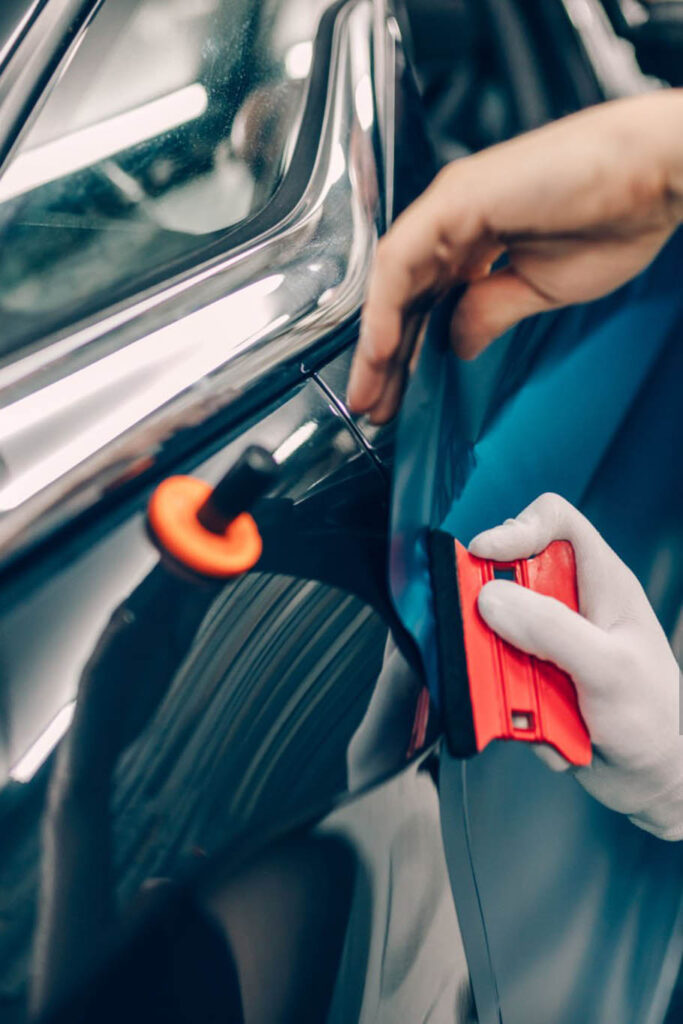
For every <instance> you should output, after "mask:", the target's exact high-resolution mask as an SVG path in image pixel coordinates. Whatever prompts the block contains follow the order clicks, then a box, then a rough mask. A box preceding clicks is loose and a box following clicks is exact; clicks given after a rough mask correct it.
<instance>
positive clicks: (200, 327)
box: [0, 0, 382, 561]
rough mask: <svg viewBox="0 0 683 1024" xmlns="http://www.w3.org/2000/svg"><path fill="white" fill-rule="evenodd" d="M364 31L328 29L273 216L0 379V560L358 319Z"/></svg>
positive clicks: (369, 142)
mask: <svg viewBox="0 0 683 1024" xmlns="http://www.w3.org/2000/svg"><path fill="white" fill-rule="evenodd" d="M372 21H373V11H372V3H371V2H370V0H356V2H353V3H350V4H347V5H346V6H344V7H343V8H342V9H341V11H340V13H339V15H338V17H337V20H336V24H335V29H334V37H333V43H332V55H331V62H330V71H329V79H328V93H327V99H326V107H325V114H324V120H323V126H322V131H321V137H320V143H319V147H318V152H317V157H316V161H315V166H314V169H313V172H312V174H311V176H310V178H309V181H308V184H307V187H306V190H305V193H304V194H303V196H302V198H301V199H300V201H299V202H298V203H297V204H296V206H295V208H294V209H293V210H292V211H291V213H290V214H289V215H288V216H287V217H285V218H284V219H283V220H282V221H281V222H280V223H279V224H277V225H276V226H275V227H274V228H272V229H270V230H268V231H266V232H264V234H263V235H261V236H260V237H258V238H256V239H254V240H253V241H252V242H250V243H249V244H248V245H246V246H244V247H243V248H242V249H241V250H240V251H237V252H234V253H231V254H230V255H229V256H228V257H226V258H224V259H222V260H220V261H217V262H214V263H213V264H212V265H210V266H207V267H204V268H201V269H200V270H199V271H198V272H196V273H195V274H194V275H193V276H192V277H189V278H188V279H187V280H184V281H181V282H178V283H176V284H174V285H173V286H172V287H169V288H167V289H166V290H165V291H163V292H161V293H160V294H157V295H153V296H151V297H148V298H146V299H144V300H142V301H140V302H137V303H134V304H133V305H131V306H129V307H128V308H126V309H122V310H120V311H118V312H116V313H114V314H112V315H111V316H110V317H108V318H106V319H104V320H103V321H102V322H99V323H97V324H95V325H94V326H92V327H88V328H86V329H84V330H83V331H80V332H77V333H76V334H74V335H73V336H71V337H67V338H64V339H62V341H59V342H57V343H56V344H55V345H53V346H51V347H49V348H48V349H43V350H41V351H40V352H38V353H35V354H34V355H32V356H28V357H27V358H25V359H23V360H20V361H18V362H17V363H15V364H12V365H10V366H8V367H6V368H5V369H4V370H3V371H0V456H1V457H2V469H1V470H0V561H6V560H8V559H9V558H10V557H11V556H14V555H15V554H16V553H17V552H19V551H22V550H24V549H25V548H26V547H27V546H29V545H31V544H32V543H34V542H35V541H37V540H38V539H40V538H43V537H45V536H46V534H47V533H48V532H50V531H51V530H53V529H54V528H56V527H57V526H59V525H61V524H63V523H65V522H66V521H68V520H69V519H71V518H72V517H73V516H74V515H76V514H77V513H79V512H81V511H83V510H85V509H87V508H90V507H92V506H94V505H95V504H96V503H97V502H98V501H99V500H100V499H102V498H103V497H104V496H105V494H109V493H111V491H112V490H113V489H115V488H116V487H117V486H119V485H120V484H122V483H123V482H124V481H126V480H129V479H130V478H131V477H133V476H135V475H138V474H139V473H141V472H143V471H145V470H147V469H149V468H150V467H151V466H153V465H154V464H155V463H156V462H157V461H158V460H159V459H160V457H161V456H162V455H163V454H164V452H165V450H166V448H167V446H168V445H169V444H170V443H171V442H172V441H173V439H174V438H175V439H177V437H178V435H179V433H180V432H181V431H182V432H183V437H184V438H188V439H191V437H192V436H193V432H196V431H198V429H199V428H200V427H204V428H206V424H207V421H209V420H210V419H211V417H213V416H214V415H215V414H216V413H218V412H219V411H221V410H225V409H226V407H228V406H229V405H230V404H231V403H233V402H235V401H236V400H237V399H239V398H241V397H243V396H244V395H245V394H246V393H247V392H249V391H250V390H251V389H252V388H253V387H254V386H255V385H257V384H258V385H260V386H263V385H264V384H265V382H266V381H267V380H268V378H270V377H272V375H273V374H274V372H275V371H276V370H277V369H278V368H280V369H281V368H282V366H283V365H284V364H288V365H291V363H292V362H293V361H299V360H301V359H303V358H304V357H305V356H306V355H307V354H308V353H310V352H311V351H312V349H313V346H314V345H315V343H316V341H318V340H319V339H320V338H321V337H322V336H324V335H326V334H329V333H330V332H332V331H333V330H335V329H337V328H339V327H340V326H341V325H343V324H344V323H348V322H349V320H350V319H352V318H354V317H355V316H356V315H357V313H358V310H359V308H360V304H361V302H362V298H363V291H364V285H365V279H366V275H367V271H368V268H369V264H370V260H371V257H372V253H373V251H374V246H375V243H376V239H377V233H378V223H379V222H380V208H381V202H382V197H381V196H380V184H379V181H378V175H377V153H376V148H375V145H376V130H375V125H376V118H377V110H376V104H375V99H374V96H373V89H372ZM196 437H197V439H198V437H199V435H198V434H197V435H196Z"/></svg>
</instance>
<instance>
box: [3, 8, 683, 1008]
mask: <svg viewBox="0 0 683 1024" xmlns="http://www.w3.org/2000/svg"><path fill="white" fill-rule="evenodd" d="M633 6H634V5H633V4H630V5H626V4H624V5H623V8H622V6H621V5H619V4H614V5H606V6H605V8H603V7H602V6H601V5H600V4H597V3H585V2H584V3H583V4H581V5H580V4H577V3H573V2H569V0H566V2H559V0H558V2H555V0H553V2H549V0H543V2H534V3H527V4H522V3H521V0H509V2H508V3H496V2H493V0H487V2H486V3H482V4H481V5H475V4H471V3H469V2H468V3H464V2H463V3H460V4H453V5H449V4H442V3H439V2H437V0H430V2H429V3H420V2H418V0H411V2H410V3H408V4H406V5H399V6H398V7H396V8H393V7H391V6H388V5H387V4H385V3H384V2H383V0H375V2H374V3H372V2H370V0H341V2H336V3H327V2H325V0H268V2H255V0H192V2H189V0H118V2H117V3H114V0H100V2H97V0H45V2H38V0H12V2H11V3H8V4H6V5H5V6H4V7H3V11H2V12H1V13H0V161H1V164H0V233H1V238H2V257H1V260H0V314H1V318H2V320H1V323H2V329H1V336H0V359H1V363H0V397H1V407H0V459H1V462H0V571H1V573H2V575H1V577H0V588H1V589H0V594H1V597H0V602H1V603H0V664H1V666H2V673H1V676H0V723H1V726H2V727H1V728H0V772H1V773H2V774H1V776H0V921H1V922H2V925H1V927H0V1017H1V1019H2V1021H3V1022H4V1021H7V1022H8V1024H10V1022H12V1024H14V1022H21V1021H25V1020H26V1019H28V1018H36V1019H38V1018H40V1019H41V1020H45V1021H47V1020H64V1021H67V1020H68V1021H74V1020H78V1019H81V1018H83V1019H86V1018H87V1019H96V1020H98V1021H105V1020H110V1019H111V1020H114V1019H117V1020H118V1019H120V1017H121V1015H122V1014H124V1013H125V1014H127V1016H128V1017H129V1018H131V1019H133V1020H151V1019H164V1020H168V1019H171V1018H172V1016H173V1015H177V1017H178V1019H186V1020H191V1019H203V1018H201V1013H202V1012H204V1009H205V1008H204V1000H206V1004H207V1006H209V1007H211V1006H213V1007H214V1009H215V1004H216V1003H218V1004H219V1005H221V1006H222V1007H223V1008H224V1010H225V1014H226V1016H224V1017H222V1019H229V1020H234V1021H239V1020H245V1021H247V1022H249V1021H263V1022H266V1021H304V1020H311V1021H323V1020H327V1021H329V1022H330V1024H334V1022H336V1021H342V1020H343V1021H345V1022H349V1021H352V1020H363V1021H365V1020H369V1019H373V1020H387V1021H389V1020H391V1021H411V1022H412V1021H415V1020H418V1019H419V1020H425V1021H426V1020H432V1019H437V1016H436V1015H437V1014H438V1019H439V1020H441V1019H444V1020H446V1019H452V1018H451V1017H449V1016H448V1014H449V1013H450V1014H452V1012H453V1010H452V1008H453V1006H454V1005H455V1004H456V1002H459V1003H460V1004H462V1006H463V1013H466V1012H473V1009H472V1006H471V1001H472V1000H471V993H470V992H469V986H468V984H467V980H466V979H467V970H466V968H465V967H464V964H465V957H464V952H463V949H462V943H461V940H460V935H459V929H458V924H457V920H456V917H455V912H454V908H453V902H452V897H451V890H450V886H449V881H448V874H447V869H446V863H445V860H444V855H443V851H442V848H441V839H440V826H439V804H438V793H437V788H436V785H435V779H436V777H437V762H438V754H439V732H440V730H439V723H438V720H437V718H436V716H435V714H434V711H433V708H431V707H430V704H429V699H428V695H427V691H426V689H425V687H424V685H423V681H422V677H421V674H420V665H419V659H418V657H417V654H416V649H415V646H414V643H413V641H412V638H411V637H410V635H409V634H408V633H407V632H406V630H405V629H404V627H403V625H402V623H401V621H400V619H399V617H398V616H397V613H396V611H395V609H394V605H393V602H392V600H391V596H390V593H389V588H388V585H387V578H388V563H387V556H388V523H389V508H390V485H391V475H392V460H393V447H394V426H393V425H392V424H389V425H386V426H382V427H377V426H373V425H372V424H371V423H369V422H366V421H362V420H358V419H356V418H354V417H352V416H351V415H350V414H349V411H348V409H347V407H346V404H345V397H344V396H345V388H346V382H347V378H348V372H349V366H350V357H351V352H352V348H353V345H354V342H355V340H356V338H357V334H358V328H359V315H360V308H361V304H362V299H363V292H364V286H365V280H366V277H367V273H368V269H369V266H370V263H371V260H372V255H373V251H374V247H375V244H376V242H377V239H378V237H379V236H380V235H381V234H382V232H383V231H384V230H386V228H387V226H388V225H389V224H390V223H391V221H392V220H393V219H394V218H395V217H396V216H397V215H398V214H399V213H400V212H401V210H402V209H404V208H405V207H406V206H407V205H408V204H409V203H410V202H411V201H412V199H414V198H415V197H416V196H417V195H418V194H419V193H420V192H421V191H422V190H423V188H424V187H425V186H426V185H427V184H428V182H429V181H430V180H431V178H432V177H433V175H434V173H435V172H436V170H437V168H438V166H439V165H440V164H441V163H443V162H445V161H446V160H447V159H451V158H453V157H455V156H457V155H459V154H461V153H463V152H467V151H470V150H472V149H477V148H480V147H481V146H483V145H487V144H489V143H492V142H495V141H499V140H500V139H502V138H504V137H506V136H508V135H511V134H514V133H516V132H518V131H520V130H523V129H526V128H530V127H534V126H535V125H537V124H540V123H542V122H543V121H546V120H548V119H551V118H553V117H556V116H559V115H560V114H562V113H566V112H568V111H571V110H575V109H579V108H581V107H582V106H585V105H587V104H590V103H594V102H598V101H600V100H602V99H604V98H608V97H611V96H615V95H623V94H627V93H629V92H634V91H638V90H640V89H644V88H649V87H651V86H652V82H651V80H650V79H649V78H648V77H647V75H651V74H653V73H656V72H657V69H658V68H659V67H660V66H662V67H664V66H666V67H668V66H669V65H670V64H672V63H675V62H674V61H672V60H671V58H670V54H669V51H668V50H667V47H666V44H665V43H664V42H663V41H662V34H661V32H659V34H658V33H657V31H655V29H653V28H652V25H655V28H656V22H657V18H659V19H660V21H661V20H662V19H663V18H664V15H662V14H661V12H659V10H658V11H657V12H656V16H655V14H654V13H653V14H652V15H651V16H650V18H649V19H648V18H645V21H637V19H636V21H635V22H634V21H633V20H632V19H631V20H629V12H630V13H631V14H632V8H633ZM653 6H654V5H653ZM656 6H657V7H658V8H659V6H660V5H656ZM661 6H665V5H661ZM607 8H610V9H609V10H608V9H607ZM615 8H618V10H616V9H615ZM587 11H588V13H589V14H590V13H591V12H592V18H591V17H588V16H587V14H586V12H587ZM582 12H583V13H582ZM644 17H645V15H644ZM646 23H647V24H649V25H650V26H651V31H650V32H649V34H648V32H647V31H646V30H645V28H644V26H645V24H646ZM629 34H630V35H629ZM626 37H628V39H627V38H626ZM653 39H654V40H655V42H654V43H653ZM641 40H644V42H643V43H642V45H643V46H645V47H646V50H647V54H648V55H649V64H647V74H645V73H644V72H643V71H642V70H641V67H640V65H639V63H638V60H637V59H636V55H635V53H636V51H634V49H633V46H634V43H635V44H636V45H639V44H640V41H641ZM658 47H659V49H658ZM662 47H663V48H664V50H666V51H667V59H666V60H664V59H660V57H659V56H658V54H659V53H660V50H661V48H662ZM653 55H654V56H653ZM667 61H668V63H667ZM646 63H647V62H646ZM489 383H490V382H489ZM489 383H487V380H486V379H485V380H484V381H483V383H482V387H484V388H486V387H488V386H489ZM178 481H180V482H179V483H178ZM174 482H175V484H174ZM169 484H170V485H174V486H175V485H177V486H178V487H180V489H181V490H180V491H177V492H174V493H177V494H183V495H185V494H190V493H197V494H199V493H201V495H203V497H202V499H201V500H202V502H203V504H202V508H205V506H206V505H207V502H209V503H210V502H211V500H213V501H214V505H215V504H216V503H217V502H218V497H217V495H219V493H222V494H223V499H224V500H223V513H224V516H223V519H222V520H221V525H220V527H219V528H216V529H214V528H209V527H204V529H205V531H206V530H208V532H209V534H212V535H213V536H218V535H219V534H220V532H221V530H226V529H227V524H228V523H231V522H232V523H235V522H237V518H238V517H239V519H240V521H241V522H242V523H243V524H244V523H246V524H247V527H245V528H248V530H251V531H252V532H251V533H250V534H249V536H250V537H251V540H252V541H253V542H254V544H256V548H254V549H250V550H252V552H253V550H257V551H258V552H260V557H258V558H257V559H251V558H250V557H247V555H245V554H244V550H243V549H240V551H241V555H240V558H241V559H242V560H241V561H239V560H238V561H239V565H238V566H237V567H235V563H231V564H232V568H231V570H230V572H229V573H228V575H227V576H226V575H225V574H224V575H220V572H219V571H216V572H213V571H212V570H211V568H209V569H208V570H207V568H206V566H207V563H206V562H201V565H200V564H199V562H197V560H196V559H197V557H199V556H198V555H197V548H196V547H195V548H193V551H194V552H195V553H194V554H193V555H187V551H188V550H189V549H187V548H185V547H183V543H182V542H181V539H179V538H181V534H180V533H178V532H177V521H176V519H174V516H175V513H174V512H173V510H172V509H173V507H175V506H174V505H173V502H174V501H175V500H176V499H174V498H172V499H171V506H170V507H171V511H169V505H168V504H165V505H163V507H162V503H163V501H165V500H166V499H164V497H163V495H164V494H168V493H170V492H169V490H168V486H169ZM183 488H184V490H183ZM188 488H189V490H188ZM193 489H194V490H193ZM226 494H227V496H228V497H227V499H226V498H225V495H226ZM212 496H213V498H212ZM182 500H184V499H182ZM226 501H227V506H229V510H228V511H226V507H227V506H226ZM160 508H161V509H162V511H161V512H159V509H160ZM195 511H196V510H195ZM219 511H220V509H219ZM214 512H215V508H214ZM219 518H220V517H219ZM193 522H194V520H193ZM174 524H175V525H174ZM183 536H185V535H184V534H183ZM193 536H195V535H193ZM202 536H203V541H202V543H203V544H204V546H203V547H202V549H201V550H202V551H203V552H206V551H208V550H209V548H207V547H206V544H205V543H204V542H205V541H206V535H205V534H203V535H202ZM209 540H210V538H209ZM209 547H211V545H210V544H209ZM211 550H214V549H213V548H211ZM186 556H187V557H186ZM198 566H199V567H198ZM463 977H464V979H465V980H464V984H463V985H461V984H460V982H461V979H462V978H463ZM214 989H215V990H216V991H214ZM468 1006H469V1009H467V1007H468ZM206 1012H207V1013H208V1012H210V1011H209V1010H206ZM431 1014H434V1015H435V1016H434V1017H432V1016H431ZM207 1019H213V1018H207Z"/></svg>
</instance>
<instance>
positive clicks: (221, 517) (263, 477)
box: [197, 444, 278, 533]
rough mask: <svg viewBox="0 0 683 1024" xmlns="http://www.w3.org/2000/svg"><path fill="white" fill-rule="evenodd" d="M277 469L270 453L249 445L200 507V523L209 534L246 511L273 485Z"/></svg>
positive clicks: (217, 531) (219, 531)
mask: <svg viewBox="0 0 683 1024" xmlns="http://www.w3.org/2000/svg"><path fill="white" fill-rule="evenodd" d="M277 472H278V464H277V462H276V461H275V459H274V458H273V456H272V455H271V454H270V452H269V451H267V450H266V449H265V448H261V447H260V446H259V445H255V444H253V445H250V446H249V447H248V448H246V449H245V450H244V451H243V452H242V454H241V455H240V457H239V459H238V460H237V462H236V463H235V464H234V466H232V467H231V468H230V469H229V470H228V472H227V473H226V474H225V476H224V477H223V479H222V480H221V481H220V482H219V483H218V484H217V485H216V487H215V488H214V489H213V491H212V492H211V494H210V495H209V497H208V498H207V500H206V501H205V502H204V504H203V505H202V507H201V508H200V509H199V511H198V513H197V518H198V520H199V522H200V523H201V524H202V526H204V527H206V529H207V530H211V531H212V533H224V532H225V528H226V526H227V525H228V524H229V523H231V522H232V520H233V519H236V518H237V516H238V515H239V514H240V512H247V511H248V510H249V509H250V508H251V507H252V505H254V503H255V502H256V501H257V500H258V498H260V497H261V496H262V495H264V494H265V493H266V491H268V490H269V489H270V487H272V485H273V483H274V481H275V478H276V477H277Z"/></svg>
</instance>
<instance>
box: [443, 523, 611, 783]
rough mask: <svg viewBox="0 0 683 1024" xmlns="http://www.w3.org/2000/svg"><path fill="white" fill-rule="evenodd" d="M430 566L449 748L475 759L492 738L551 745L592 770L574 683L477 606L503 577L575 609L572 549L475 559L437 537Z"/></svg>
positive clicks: (555, 546)
mask: <svg viewBox="0 0 683 1024" xmlns="http://www.w3.org/2000/svg"><path fill="white" fill-rule="evenodd" d="M430 560H431V572H432V582H433V589H434V601H435V612H436V624H437V640H438V650H439V675H440V685H441V698H442V707H443V715H444V723H445V731H446V738H447V742H448V746H449V749H450V751H451V753H452V754H454V755H455V756H457V757H470V756H472V755H473V754H475V753H477V752H478V751H480V750H483V749H484V747H485V746H486V745H487V744H488V743H490V742H491V740H495V739H503V740H522V741H524V742H527V743H547V744H549V745H550V746H551V747H554V748H555V749H556V750H557V751H558V752H559V753H560V754H562V756H563V757H565V758H566V759H567V760H568V761H569V762H570V763H572V764H575V765H585V764H589V763H590V760H591V743H590V737H589V735H588V730H587V729H586V725H585V723H584V721H583V718H582V717H581V712H580V710H579V705H578V701H577V698H576V691H575V689H574V684H573V683H572V680H571V679H570V678H569V676H568V675H567V674H566V673H565V672H563V671H561V670H560V669H559V668H557V667H556V666H555V665H553V664H551V663H550V662H547V661H541V660H540V659H538V658H535V657H533V656H532V655H529V654H524V653H523V652H522V651H519V650H517V649H516V648H515V647H512V646H511V645H510V644H508V643H506V642H505V641H504V640H501V638H500V637H499V636H497V635H496V634H495V633H494V632H493V630H491V629H489V627H488V626H487V625H486V623H485V622H484V620H483V619H482V617H481V615H480V614H479V611H478V608H477V597H478V595H479V591H480V590H481V588H482V587H483V586H484V584H485V583H487V582H488V581H489V580H493V579H496V578H505V579H511V580H514V582H516V583H518V584H520V585H521V586H523V587H528V588H529V589H530V590H535V591H536V592H537V593H539V594H547V595H548V596H550V597H554V598H556V599H557V600H558V601H562V602H564V604H566V605H568V606H569V607H570V608H572V609H573V610H574V611H577V610H578V600H577V592H576V568H575V564H574V551H573V549H572V546H571V544H569V542H568V541H554V542H553V543H552V544H550V545H549V546H548V547H547V548H546V549H545V551H542V552H541V553H540V554H538V555H536V556H534V557H533V558H528V559H521V560H520V561H516V562H504V563H503V562H494V561H490V560H487V559H483V558H475V556H474V555H471V554H470V553H469V552H468V551H467V549H466V548H464V547H463V545H462V544H460V543H459V542H458V541H457V540H454V539H453V537H451V536H450V535H449V534H447V533H444V532H442V531H434V532H433V533H432V534H431V541H430Z"/></svg>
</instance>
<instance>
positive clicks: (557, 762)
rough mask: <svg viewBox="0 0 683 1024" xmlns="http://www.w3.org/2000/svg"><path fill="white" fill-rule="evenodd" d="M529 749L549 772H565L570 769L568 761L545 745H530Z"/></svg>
mask: <svg viewBox="0 0 683 1024" xmlns="http://www.w3.org/2000/svg"><path fill="white" fill-rule="evenodd" d="M531 749H532V750H533V752H534V754H536V756H537V757H538V758H540V760H541V761H543V764H544V765H545V766H546V767H547V768H550V771H551V772H566V771H569V769H570V768H571V764H570V763H569V761H567V759H566V758H565V757H562V754H560V753H559V752H558V751H557V750H555V748H554V747H550V746H548V744H547V743H532V744H531Z"/></svg>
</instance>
